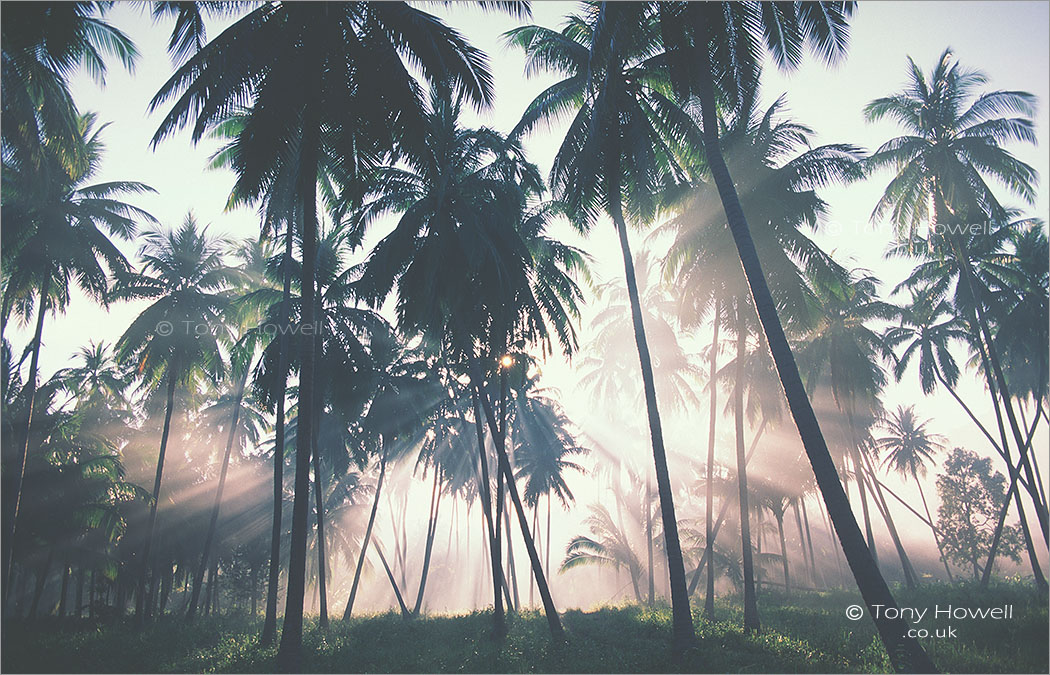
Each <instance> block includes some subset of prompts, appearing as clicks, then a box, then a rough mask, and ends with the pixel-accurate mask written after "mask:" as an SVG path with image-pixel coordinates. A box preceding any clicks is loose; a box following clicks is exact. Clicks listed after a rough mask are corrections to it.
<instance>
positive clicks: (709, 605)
mask: <svg viewBox="0 0 1050 675" xmlns="http://www.w3.org/2000/svg"><path fill="white" fill-rule="evenodd" d="M721 315H722V298H720V297H716V298H715V313H714V331H713V334H712V336H711V367H710V370H709V372H708V376H707V382H708V387H709V388H710V390H711V407H710V409H709V410H708V423H707V486H706V489H705V492H706V495H705V498H706V502H707V509H706V513H705V514H704V521H705V522H704V557H705V558H706V559H707V561H708V563H710V561H711V554H712V552H713V551H714V544H715V541H714V535H713V519H714V513H713V512H714V510H715V486H714V482H715V420H716V419H717V418H718V387H717V386H716V382H715V381H716V380H717V379H718V329H719V327H720V326H721V323H722V322H721V321H720V317H721ZM690 593H692V589H690ZM704 618H705V619H707V620H708V621H714V620H715V567H714V565H711V564H708V565H707V592H706V593H705V595H704Z"/></svg>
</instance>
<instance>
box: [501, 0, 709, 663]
mask: <svg viewBox="0 0 1050 675" xmlns="http://www.w3.org/2000/svg"><path fill="white" fill-rule="evenodd" d="M644 7H645V5H643V4H642V3H610V4H606V3H594V2H592V3H587V4H585V5H584V9H583V12H582V13H580V14H576V15H572V16H570V17H568V18H567V20H566V25H565V28H564V29H563V30H562V31H560V32H558V31H553V30H550V29H547V28H542V27H540V26H525V27H521V28H518V29H515V30H513V31H511V32H510V33H508V34H507V36H506V38H507V40H508V41H509V42H510V43H511V44H514V45H516V46H518V47H520V48H521V49H523V50H524V51H525V55H526V59H527V65H526V72H533V71H536V70H540V69H545V70H550V71H554V72H557V73H559V74H562V75H564V76H565V79H563V80H561V81H559V82H557V83H556V84H554V85H552V86H551V87H549V88H548V89H547V90H546V91H544V92H543V93H541V94H540V95H539V96H538V97H537V98H536V99H535V100H534V101H533V102H532V103H531V104H530V105H529V107H528V108H527V109H526V111H525V113H524V115H523V116H522V120H521V121H520V122H519V123H518V125H517V127H516V129H515V131H514V132H513V133H514V134H522V133H527V132H529V131H531V130H532V129H533V128H534V127H535V126H536V124H537V123H538V122H540V121H541V120H544V119H553V118H556V117H559V116H561V115H562V114H563V113H571V114H572V116H573V119H572V122H571V124H570V126H569V129H568V131H567V133H566V136H565V139H564V140H563V141H562V144H561V146H560V148H559V151H558V155H557V156H556V158H555V160H554V165H553V167H552V169H551V179H550V182H551V185H552V186H553V188H554V192H555V194H556V196H557V197H558V198H559V199H560V200H562V201H564V202H565V203H566V204H567V205H568V206H569V208H570V209H571V212H572V213H573V217H574V219H575V220H576V221H578V223H579V224H580V226H581V227H584V228H589V227H590V226H592V225H593V224H594V222H595V221H596V220H597V219H598V217H599V216H600V215H601V214H603V213H604V214H607V215H608V216H609V217H610V218H611V219H612V222H613V226H614V227H615V228H616V231H617V234H618V236H619V242H620V252H621V254H622V256H623V265H624V274H625V277H626V283H627V294H628V299H629V301H630V306H631V317H632V323H633V328H634V337H635V342H636V345H637V349H638V358H639V364H640V366H641V372H642V383H643V389H644V392H645V401H646V410H647V412H648V417H649V430H650V434H651V437H652V447H653V459H654V463H655V467H656V483H657V491H658V494H659V496H660V509H661V516H662V521H663V530H664V539H665V550H666V551H667V557H668V572H669V577H670V584H671V605H672V614H673V634H674V642H673V646H674V651H675V653H676V654H680V653H682V652H683V651H684V649H685V648H686V646H687V645H688V644H689V643H690V642H691V641H692V639H693V628H692V616H691V614H690V611H689V597H688V595H687V593H686V583H685V565H684V562H683V559H682V549H681V544H680V543H679V540H678V526H677V520H676V518H675V510H674V502H673V489H672V486H671V480H670V475H669V473H668V468H667V456H666V451H665V449H664V439H663V428H662V425H661V420H660V412H659V408H658V406H657V394H656V384H655V376H654V374H653V363H652V357H651V355H650V352H649V345H648V339H647V335H646V330H645V326H644V323H643V314H642V309H641V301H640V293H639V288H638V281H637V278H636V275H635V269H634V260H633V258H632V256H631V250H630V244H629V240H628V232H627V219H628V217H629V218H630V219H631V220H632V221H634V222H636V223H639V224H643V223H646V222H648V221H649V220H650V219H651V218H652V216H653V215H654V213H655V209H656V204H655V200H654V199H653V194H654V193H655V191H656V187H657V184H656V181H657V179H658V177H659V175H660V174H661V173H663V172H664V171H674V166H675V163H676V162H675V158H674V152H673V150H674V149H678V148H680V147H681V144H682V141H683V140H684V139H683V138H682V136H683V130H684V129H686V128H687V127H688V125H687V124H686V122H687V121H688V119H687V118H686V117H685V115H684V114H683V113H681V111H680V110H679V109H678V108H677V107H676V106H675V105H674V104H673V103H672V102H671V100H670V99H669V98H667V96H666V93H667V87H666V78H665V76H664V75H663V73H662V72H661V71H660V70H659V69H658V68H657V67H654V65H653V64H652V63H651V57H653V56H655V54H656V52H657V49H658V47H659V31H658V26H657V25H656V23H655V22H654V21H653V20H652V17H651V15H650V13H648V12H645V11H644ZM625 211H626V214H625Z"/></svg>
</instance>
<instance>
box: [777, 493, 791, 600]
mask: <svg viewBox="0 0 1050 675" xmlns="http://www.w3.org/2000/svg"><path fill="white" fill-rule="evenodd" d="M774 517H775V518H776V519H777V532H779V534H780V562H781V564H782V565H783V568H784V592H785V593H789V594H790V593H791V575H790V574H789V572H788V551H787V540H786V539H785V538H784V513H783V511H781V512H779V513H776V514H774Z"/></svg>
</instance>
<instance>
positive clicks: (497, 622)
mask: <svg viewBox="0 0 1050 675" xmlns="http://www.w3.org/2000/svg"><path fill="white" fill-rule="evenodd" d="M480 387H481V382H480V380H478V381H475V382H474V386H473V387H472V388H471V393H470V396H471V400H472V403H473V407H474V429H475V431H476V432H477V437H478V457H479V458H480V462H481V512H482V515H484V517H485V524H486V525H487V526H488V535H489V559H490V560H491V562H492V608H493V629H492V630H493V634H494V635H495V636H496V637H497V638H502V637H503V636H504V635H506V634H507V623H506V619H505V618H504V613H503V597H502V596H501V595H500V593H501V586H502V585H503V584H502V579H503V568H502V565H501V563H500V553H499V551H500V545H499V540H498V539H496V526H495V523H494V522H493V518H492V484H491V483H490V482H489V469H488V465H489V463H488V458H487V457H486V452H485V428H484V426H483V423H482V421H481V407H480V406H479V404H478V399H479V397H480Z"/></svg>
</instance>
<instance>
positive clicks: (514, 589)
mask: <svg viewBox="0 0 1050 675" xmlns="http://www.w3.org/2000/svg"><path fill="white" fill-rule="evenodd" d="M503 519H504V520H506V521H507V531H506V532H505V533H504V536H505V537H506V539H507V574H506V575H505V578H506V579H507V583H508V585H509V586H510V589H511V595H512V596H513V597H514V604H513V605H512V606H513V607H514V611H515V612H520V611H521V598H520V597H519V595H518V570H517V568H516V567H515V566H514V538H513V536H512V534H513V533H512V532H511V529H510V512H509V511H508V510H507V505H506V504H504V505H503Z"/></svg>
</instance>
